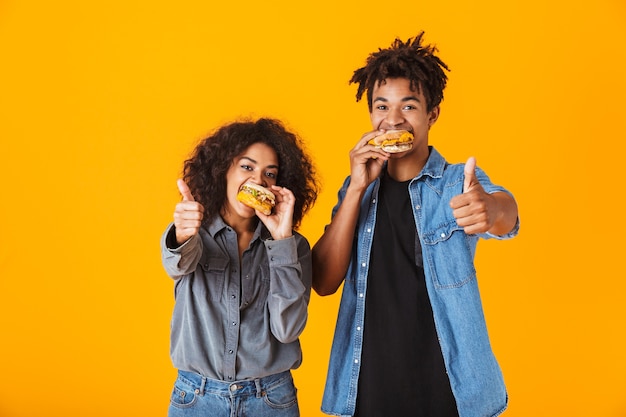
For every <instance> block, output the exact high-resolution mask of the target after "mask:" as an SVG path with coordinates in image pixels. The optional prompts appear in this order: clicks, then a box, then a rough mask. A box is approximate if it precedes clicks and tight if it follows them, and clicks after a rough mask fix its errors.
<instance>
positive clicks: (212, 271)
mask: <svg viewBox="0 0 626 417" xmlns="http://www.w3.org/2000/svg"><path fill="white" fill-rule="evenodd" d="M228 263H229V261H228V259H226V258H223V257H206V258H205V257H203V258H202V259H200V264H199V267H200V269H201V270H202V273H203V275H204V279H203V280H202V283H203V289H204V290H205V292H206V293H207V294H208V296H209V298H210V299H211V300H213V301H219V300H220V298H221V297H222V291H223V289H224V282H225V281H226V276H227V272H228V271H227V269H228Z"/></svg>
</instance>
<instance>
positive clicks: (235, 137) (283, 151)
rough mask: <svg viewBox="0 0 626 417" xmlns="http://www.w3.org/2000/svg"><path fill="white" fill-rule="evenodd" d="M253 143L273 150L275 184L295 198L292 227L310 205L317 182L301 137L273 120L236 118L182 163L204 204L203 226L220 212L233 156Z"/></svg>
mask: <svg viewBox="0 0 626 417" xmlns="http://www.w3.org/2000/svg"><path fill="white" fill-rule="evenodd" d="M255 143H263V144H266V145H268V146H270V147H271V148H272V149H274V151H276V155H277V156H278V163H279V170H278V177H277V178H276V183H277V184H278V185H281V186H283V187H287V188H288V189H289V190H291V191H292V192H293V194H294V196H295V199H296V202H295V207H294V212H293V225H294V228H297V227H298V226H299V225H300V222H301V221H302V218H303V217H304V215H305V214H306V212H307V211H308V210H309V209H310V208H311V207H313V204H314V203H315V200H316V198H317V194H318V192H319V183H318V180H317V176H316V171H315V168H314V166H313V163H312V161H311V159H310V157H309V156H308V155H307V154H306V153H305V152H304V146H303V143H302V140H301V139H300V138H299V137H298V136H297V135H296V134H295V133H292V132H289V131H287V130H286V129H285V127H284V126H283V124H282V123H281V122H280V121H278V120H275V119H269V118H261V119H258V120H256V121H247V120H244V121H236V122H233V123H230V124H227V125H224V126H222V127H220V128H218V129H217V130H216V131H215V132H214V133H213V134H211V135H210V136H209V137H207V138H206V139H204V140H202V141H201V142H200V143H199V144H198V145H197V146H196V148H195V149H194V151H193V152H192V155H191V156H190V158H189V159H187V160H186V161H185V163H184V168H183V179H184V180H185V182H186V183H187V184H188V185H189V188H190V190H191V193H192V195H193V197H194V199H195V200H196V201H198V202H199V203H200V204H202V205H203V206H204V209H205V213H204V220H203V224H204V225H205V226H206V225H207V224H208V223H210V222H211V221H212V220H213V219H214V218H215V217H216V216H219V215H220V212H221V210H222V208H223V205H224V202H225V201H226V173H227V171H228V169H229V168H230V166H231V165H232V163H233V161H234V159H235V158H236V157H237V156H238V155H240V154H241V153H242V152H244V151H245V150H246V149H247V148H248V147H249V146H250V145H252V144H255Z"/></svg>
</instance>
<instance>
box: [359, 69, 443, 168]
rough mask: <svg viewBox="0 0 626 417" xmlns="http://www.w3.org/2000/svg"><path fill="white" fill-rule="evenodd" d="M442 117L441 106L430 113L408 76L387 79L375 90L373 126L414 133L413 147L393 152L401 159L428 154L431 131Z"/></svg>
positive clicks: (393, 156)
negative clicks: (413, 88) (429, 131)
mask: <svg viewBox="0 0 626 417" xmlns="http://www.w3.org/2000/svg"><path fill="white" fill-rule="evenodd" d="M437 117H439V106H437V107H435V108H434V109H433V110H431V111H430V112H428V111H427V110H426V98H425V97H424V94H423V93H422V92H421V91H420V92H417V91H415V90H412V89H411V82H410V81H409V80H408V79H406V78H388V79H387V80H385V82H384V83H377V84H376V85H375V86H374V89H373V93H372V111H371V113H370V120H371V121H372V127H373V128H374V129H385V130H389V129H403V130H408V131H410V132H412V133H413V136H414V137H415V138H414V140H413V148H412V149H411V150H410V151H407V152H404V153H400V154H394V155H392V158H401V157H404V156H406V155H409V154H414V153H419V154H421V155H428V130H429V129H430V127H431V126H432V125H433V124H434V123H435V122H436V121H437Z"/></svg>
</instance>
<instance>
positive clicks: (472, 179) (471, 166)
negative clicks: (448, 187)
mask: <svg viewBox="0 0 626 417" xmlns="http://www.w3.org/2000/svg"><path fill="white" fill-rule="evenodd" d="M463 173H464V174H465V180H464V181H463V192H464V193H466V192H468V191H469V190H470V188H472V186H473V185H474V184H476V183H477V182H478V180H477V179H476V158H474V157H473V156H470V157H469V158H468V159H467V162H466V163H465V169H464V170H463Z"/></svg>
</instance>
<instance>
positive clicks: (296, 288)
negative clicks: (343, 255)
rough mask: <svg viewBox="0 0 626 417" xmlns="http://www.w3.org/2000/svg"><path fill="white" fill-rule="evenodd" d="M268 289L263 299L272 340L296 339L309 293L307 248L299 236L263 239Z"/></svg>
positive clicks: (308, 247)
mask: <svg viewBox="0 0 626 417" xmlns="http://www.w3.org/2000/svg"><path fill="white" fill-rule="evenodd" d="M265 248H266V250H267V258H268V260H269V266H270V268H269V270H270V289H269V294H268V298H267V303H268V308H269V312H270V329H271V331H272V334H273V335H274V337H276V339H278V340H280V341H281V342H282V343H290V342H293V341H295V340H297V339H298V337H299V336H300V334H301V333H302V331H303V330H304V327H305V325H306V322H307V318H308V313H307V309H308V304H309V299H310V296H311V279H312V266H311V248H310V246H309V243H308V242H307V241H306V239H304V238H303V237H302V236H299V235H294V236H292V237H290V238H287V239H281V240H270V239H268V240H266V241H265Z"/></svg>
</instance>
